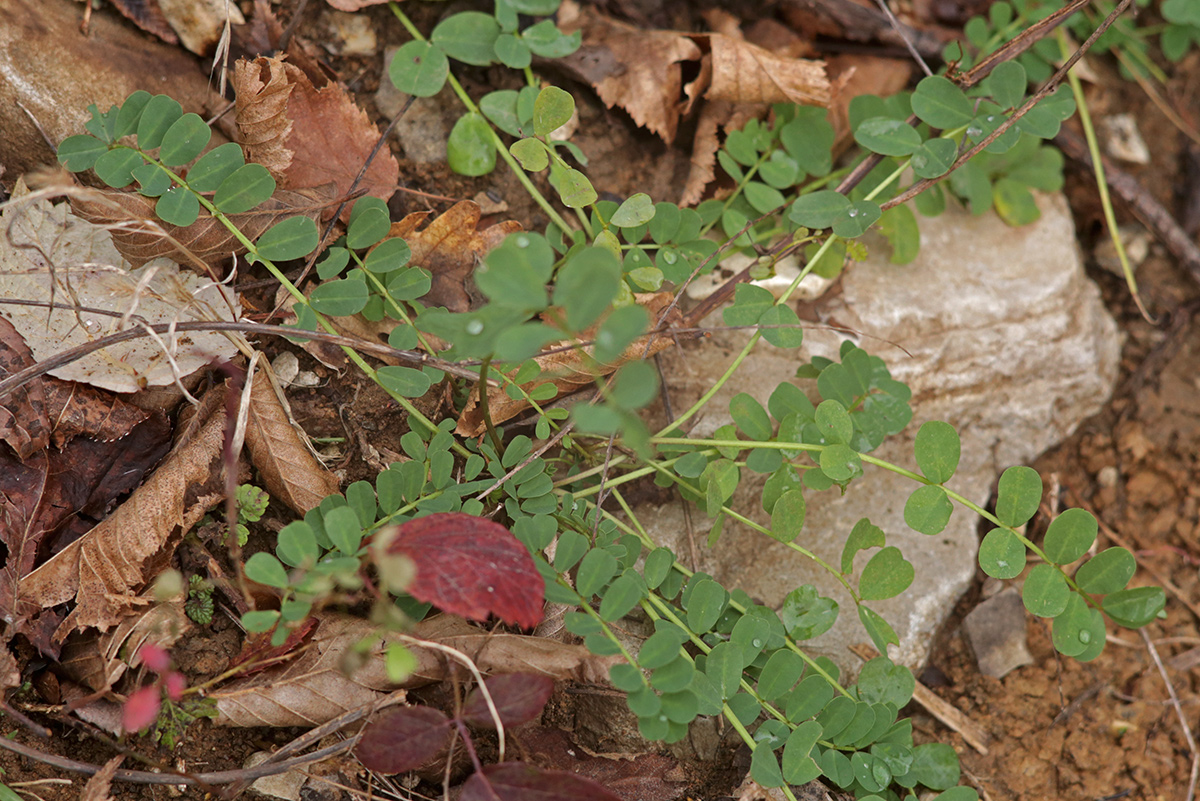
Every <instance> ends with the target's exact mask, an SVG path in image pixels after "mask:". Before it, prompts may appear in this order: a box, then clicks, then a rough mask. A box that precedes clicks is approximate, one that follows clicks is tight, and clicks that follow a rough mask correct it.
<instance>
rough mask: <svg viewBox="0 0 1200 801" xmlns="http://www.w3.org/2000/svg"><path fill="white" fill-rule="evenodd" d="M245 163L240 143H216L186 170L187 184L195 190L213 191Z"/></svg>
mask: <svg viewBox="0 0 1200 801" xmlns="http://www.w3.org/2000/svg"><path fill="white" fill-rule="evenodd" d="M245 163H246V158H245V156H243V155H242V147H241V145H239V144H237V143H236V142H228V143H226V144H223V145H217V146H216V147H214V148H213V149H212V150H210V151H208V152H207V153H205V154H204V155H203V156H202V157H201V158H200V160H199V161H197V162H196V163H195V164H193V165H192V168H191V169H190V170H188V174H187V181H188V186H190V187H191V188H192V189H195V190H196V191H197V192H215V191H216V190H217V187H218V186H220V185H221V182H222V181H224V180H225V179H226V178H228V177H229V176H230V175H233V173H234V172H235V171H236V170H237V169H238V167H241V166H242V165H243V164H245Z"/></svg>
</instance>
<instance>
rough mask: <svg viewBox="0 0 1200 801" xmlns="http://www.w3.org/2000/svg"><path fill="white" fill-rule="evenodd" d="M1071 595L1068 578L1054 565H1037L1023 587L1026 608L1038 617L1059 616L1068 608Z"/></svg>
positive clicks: (1030, 572) (1026, 578)
mask: <svg viewBox="0 0 1200 801" xmlns="http://www.w3.org/2000/svg"><path fill="white" fill-rule="evenodd" d="M1070 597H1071V589H1070V588H1069V587H1068V586H1067V581H1066V579H1064V578H1063V575H1062V573H1060V572H1059V571H1058V568H1056V567H1054V566H1053V565H1046V564H1042V565H1035V566H1034V568H1033V570H1030V571H1029V575H1028V576H1026V577H1025V585H1024V586H1023V587H1022V588H1021V599H1022V600H1023V601H1024V602H1025V608H1026V609H1028V610H1029V613H1030V614H1033V615H1037V616H1038V617H1058V616H1059V615H1061V614H1062V613H1063V610H1064V609H1066V608H1067V599H1068V598H1070Z"/></svg>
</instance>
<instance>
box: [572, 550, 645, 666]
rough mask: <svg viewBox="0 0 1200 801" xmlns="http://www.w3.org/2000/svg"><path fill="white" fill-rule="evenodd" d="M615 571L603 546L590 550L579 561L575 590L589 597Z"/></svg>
mask: <svg viewBox="0 0 1200 801" xmlns="http://www.w3.org/2000/svg"><path fill="white" fill-rule="evenodd" d="M616 573H617V558H616V557H615V556H613V555H612V554H611V553H609V552H608V551H606V550H604V549H603V548H595V549H593V550H590V551H588V552H587V554H585V555H584V557H583V561H582V562H580V563H579V570H578V571H577V573H576V576H575V590H576V591H577V592H578V593H579V594H580V595H582V596H583V597H584V598H591V597H592V596H593V595H596V594H597V593H598V592H600V590H602V589H604V585H606V584H608V582H609V581H611V580H612V577H613V576H615V575H616ZM639 684H640V682H639ZM634 689H637V688H636V687H635V688H634Z"/></svg>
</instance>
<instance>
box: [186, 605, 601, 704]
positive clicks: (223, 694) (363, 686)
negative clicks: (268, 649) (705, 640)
mask: <svg viewBox="0 0 1200 801" xmlns="http://www.w3.org/2000/svg"><path fill="white" fill-rule="evenodd" d="M378 631H379V628H378V626H376V625H375V624H373V623H371V622H370V621H368V620H363V619H361V618H351V617H342V616H334V615H327V616H324V617H322V618H321V623H320V627H319V628H318V629H317V632H316V633H315V634H314V635H313V638H312V640H311V642H310V644H309V647H308V649H307V650H305V651H303V652H301V653H300V655H299V656H297V658H296V659H294V660H292V661H291V662H288V663H287V664H286V665H284V666H282V667H280V668H276V669H271V670H266V671H263V672H262V673H258V674H255V675H253V676H250V677H248V678H245V679H237V680H234V681H231V682H229V683H227V684H225V685H223V686H221V687H220V688H219V689H217V690H216V691H214V692H212V693H210V694H209V697H210V698H213V699H214V700H215V701H216V703H217V710H218V712H219V717H218V718H217V719H216V723H217V724H218V725H224V726H313V725H317V724H320V723H324V722H325V721H327V720H331V719H332V718H334V717H336V716H337V715H340V714H342V713H344V712H347V711H349V710H351V709H354V708H357V707H360V706H362V705H364V704H369V703H373V702H374V701H377V700H379V699H380V698H381V696H382V694H384V693H387V692H391V691H393V690H397V689H406V688H413V687H420V686H422V685H426V684H431V683H433V682H437V681H441V680H442V679H444V678H446V677H447V676H448V675H449V666H448V664H447V657H446V655H445V654H443V653H441V652H439V651H435V650H433V649H431V648H422V647H420V646H419V645H413V644H411V643H405V647H407V648H408V649H409V650H410V651H411V652H412V654H413V656H414V657H415V658H416V663H417V667H416V670H415V671H414V673H413V674H412V675H411V676H409V677H408V678H407V679H405V680H404V681H403V682H401V683H400V684H396V683H395V682H393V681H391V680H390V679H389V678H388V676H387V671H386V669H385V666H384V659H385V657H384V655H385V653H386V651H387V647H388V645H390V644H391V643H393V642H398V641H400V640H399V639H398V638H397V637H396V636H395V635H391V634H385V635H384V636H383V638H382V640H379V641H375V642H374V644H373V645H372V646H371V650H370V651H368V652H367V653H366V654H365V655H364V657H363V661H362V662H361V663H360V665H359V667H358V668H357V669H356V670H354V671H353V672H352V673H351V674H350V675H347V674H346V673H345V672H344V657H345V654H346V652H347V651H348V649H349V648H350V647H351V646H353V645H355V644H357V643H360V642H361V641H363V640H364V639H365V638H369V637H371V636H372V635H375V634H377V633H378ZM409 634H410V636H412V637H417V638H419V639H422V640H430V641H433V642H436V643H440V644H442V645H448V646H450V647H452V648H455V649H457V650H459V651H462V652H463V653H465V654H466V655H467V656H469V657H470V658H471V659H472V660H474V662H475V663H476V664H477V665H478V666H479V669H480V670H481V671H483V672H484V673H520V672H535V673H541V674H543V675H547V676H552V677H554V678H556V679H570V680H575V681H583V682H587V683H596V684H607V683H608V668H609V667H610V666H611V665H613V664H615V662H616V661H619V660H620V657H619V656H616V657H611V656H610V657H599V656H594V655H592V654H591V653H590V652H589V651H588V650H587V648H586V647H585V646H583V645H567V644H564V643H559V642H554V641H551V640H546V639H544V638H540V637H529V636H525V635H521V634H492V633H490V632H488V631H486V630H484V629H480V628H477V627H476V626H473V625H471V624H470V623H468V622H467V621H465V620H463V619H462V618H460V617H455V616H453V615H435V616H434V617H432V618H429V619H428V620H424V621H422V622H420V623H418V624H417V625H416V626H415V627H414V629H413V631H411V632H409Z"/></svg>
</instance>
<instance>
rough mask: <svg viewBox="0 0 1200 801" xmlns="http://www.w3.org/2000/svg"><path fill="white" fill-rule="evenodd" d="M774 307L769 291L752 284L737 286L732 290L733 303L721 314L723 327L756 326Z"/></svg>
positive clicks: (773, 300)
mask: <svg viewBox="0 0 1200 801" xmlns="http://www.w3.org/2000/svg"><path fill="white" fill-rule="evenodd" d="M773 305H775V296H774V295H772V294H771V291H770V290H769V289H764V288H763V287H761V286H754V285H753V284H738V285H737V286H736V287H735V288H734V290H733V303H731V304H730V305H728V306H726V307H725V309H724V311H722V312H721V317H722V318H723V319H724V321H725V325H731V326H739V325H756V324H757V323H758V321H759V320H760V319H761V318H762V316H763V315H764V314H765V313H766V311H767V309H769V308H770V307H772V306H773Z"/></svg>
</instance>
